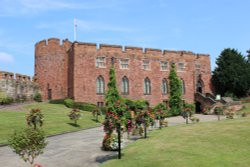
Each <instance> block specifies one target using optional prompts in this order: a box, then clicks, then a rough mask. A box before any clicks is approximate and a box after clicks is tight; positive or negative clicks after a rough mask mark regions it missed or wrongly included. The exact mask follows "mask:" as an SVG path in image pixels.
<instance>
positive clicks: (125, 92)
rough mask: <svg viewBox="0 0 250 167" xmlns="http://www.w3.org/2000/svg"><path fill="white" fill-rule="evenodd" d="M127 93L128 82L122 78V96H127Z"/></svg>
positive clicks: (125, 78)
mask: <svg viewBox="0 0 250 167" xmlns="http://www.w3.org/2000/svg"><path fill="white" fill-rule="evenodd" d="M128 93H129V81H128V78H127V77H126V76H124V77H123V78H122V94H128Z"/></svg>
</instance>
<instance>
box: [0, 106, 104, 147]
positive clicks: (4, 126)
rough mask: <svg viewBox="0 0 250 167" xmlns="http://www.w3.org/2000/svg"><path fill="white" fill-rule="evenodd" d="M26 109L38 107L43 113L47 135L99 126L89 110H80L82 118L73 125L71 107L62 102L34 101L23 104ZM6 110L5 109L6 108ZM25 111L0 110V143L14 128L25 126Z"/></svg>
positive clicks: (6, 138)
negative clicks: (69, 114)
mask: <svg viewBox="0 0 250 167" xmlns="http://www.w3.org/2000/svg"><path fill="white" fill-rule="evenodd" d="M25 108H26V109H28V110H30V109H32V108H40V109H41V110H42V113H43V114H44V119H45V121H44V125H43V129H44V130H45V132H46V134H47V135H55V134H61V133H65V132H73V131H78V130H81V129H87V128H91V127H96V126H100V125H101V123H100V122H102V119H101V121H100V122H96V121H94V120H93V116H92V113H91V112H86V111H82V112H81V113H82V118H81V119H80V120H78V122H77V123H78V124H79V126H73V125H74V124H73V121H71V120H70V119H69V117H68V115H67V114H68V113H69V112H70V111H71V109H69V108H67V107H65V106H64V105H62V104H48V103H35V104H31V105H27V106H25ZM6 110H7V109H6ZM26 114H27V112H17V111H4V110H3V109H2V110H1V111H0V144H6V143H7V140H8V137H9V135H10V134H12V133H13V132H14V131H15V130H18V129H21V128H25V127H27V125H26Z"/></svg>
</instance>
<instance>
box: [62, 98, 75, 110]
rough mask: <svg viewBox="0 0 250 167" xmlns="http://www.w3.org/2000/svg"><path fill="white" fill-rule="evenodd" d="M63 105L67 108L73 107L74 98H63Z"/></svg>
mask: <svg viewBox="0 0 250 167" xmlns="http://www.w3.org/2000/svg"><path fill="white" fill-rule="evenodd" d="M64 105H65V106H66V107H68V108H73V107H74V100H72V99H65V100H64Z"/></svg>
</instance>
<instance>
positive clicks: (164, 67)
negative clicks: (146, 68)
mask: <svg viewBox="0 0 250 167" xmlns="http://www.w3.org/2000/svg"><path fill="white" fill-rule="evenodd" d="M167 70H168V62H167V61H161V71H167Z"/></svg>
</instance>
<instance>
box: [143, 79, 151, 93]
mask: <svg viewBox="0 0 250 167" xmlns="http://www.w3.org/2000/svg"><path fill="white" fill-rule="evenodd" d="M144 94H145V95H149V94H151V83H150V79H149V78H148V77H147V78H145V79H144Z"/></svg>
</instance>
